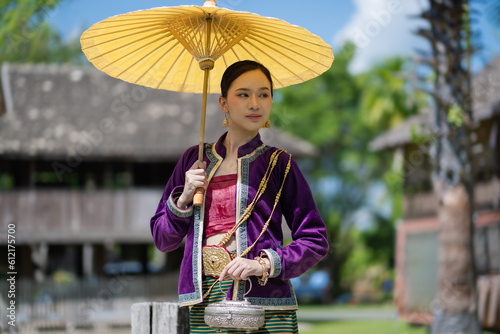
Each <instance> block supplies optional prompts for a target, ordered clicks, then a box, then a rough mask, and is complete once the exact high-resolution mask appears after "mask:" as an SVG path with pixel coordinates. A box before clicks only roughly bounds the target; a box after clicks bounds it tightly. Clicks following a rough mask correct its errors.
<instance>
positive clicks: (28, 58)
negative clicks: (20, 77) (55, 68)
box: [0, 0, 83, 63]
mask: <svg viewBox="0 0 500 334" xmlns="http://www.w3.org/2000/svg"><path fill="white" fill-rule="evenodd" d="M60 2H61V0H17V1H16V0H0V63H2V62H5V61H8V62H19V63H42V62H43V63H65V62H72V63H83V58H82V56H81V54H82V53H81V50H80V43H79V41H78V40H74V41H70V42H64V41H63V40H62V39H61V36H60V35H59V33H58V32H57V31H56V30H55V29H54V28H52V27H51V26H50V25H49V24H48V23H47V22H46V21H45V18H46V17H47V16H48V15H51V13H52V12H53V11H54V9H55V8H56V6H57V5H58V4H59V3H60Z"/></svg>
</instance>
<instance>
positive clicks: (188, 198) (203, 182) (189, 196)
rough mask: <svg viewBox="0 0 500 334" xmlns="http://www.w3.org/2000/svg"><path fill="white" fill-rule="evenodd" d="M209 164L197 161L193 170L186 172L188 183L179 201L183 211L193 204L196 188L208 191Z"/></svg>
mask: <svg viewBox="0 0 500 334" xmlns="http://www.w3.org/2000/svg"><path fill="white" fill-rule="evenodd" d="M206 169H207V163H206V162H205V161H203V162H200V161H198V160H197V161H196V162H195V163H194V164H193V166H191V168H189V170H188V171H187V172H186V182H185V184H184V191H183V192H182V194H181V196H180V197H179V199H178V200H177V206H178V207H180V208H181V209H185V208H187V207H188V206H189V205H190V204H191V203H192V202H193V197H194V193H195V190H196V188H203V189H207V186H208V182H207V174H206V173H205V170H206Z"/></svg>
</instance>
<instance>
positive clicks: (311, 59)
mask: <svg viewBox="0 0 500 334" xmlns="http://www.w3.org/2000/svg"><path fill="white" fill-rule="evenodd" d="M259 38H261V39H263V40H266V41H268V42H271V43H272V41H271V40H269V39H268V38H266V37H263V36H259ZM248 39H254V38H253V35H249V36H248ZM255 40H256V41H259V39H255ZM272 44H274V43H272ZM272 44H270V45H272ZM292 44H294V45H296V44H295V43H292ZM281 47H282V48H283V49H285V50H287V51H290V52H291V53H295V54H298V55H300V56H301V57H303V58H306V59H308V60H310V61H312V62H314V63H316V64H318V65H320V66H323V67H327V68H328V66H326V65H325V64H323V63H321V62H320V61H317V60H316V59H313V58H311V57H309V56H305V55H303V54H301V53H300V52H297V51H295V50H294V49H291V48H288V47H286V46H284V45H281ZM269 48H270V49H272V50H274V51H276V52H278V53H281V54H283V55H285V56H286V57H288V58H290V59H293V58H291V57H290V56H288V55H287V54H286V53H283V52H282V51H280V50H278V49H277V48H275V47H273V46H269ZM316 54H318V55H323V56H326V55H324V54H322V53H320V52H316ZM293 60H295V59H293ZM295 61H296V62H297V63H299V64H300V62H299V61H297V60H295ZM314 73H316V74H317V75H320V74H321V73H317V72H316V71H314Z"/></svg>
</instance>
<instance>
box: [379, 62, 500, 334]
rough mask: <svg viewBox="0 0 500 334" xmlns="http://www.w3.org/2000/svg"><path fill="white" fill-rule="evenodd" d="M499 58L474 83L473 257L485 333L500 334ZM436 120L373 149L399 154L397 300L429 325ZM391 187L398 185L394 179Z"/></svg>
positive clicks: (387, 136)
mask: <svg viewBox="0 0 500 334" xmlns="http://www.w3.org/2000/svg"><path fill="white" fill-rule="evenodd" d="M499 78H500V57H497V58H495V59H494V60H493V61H492V63H491V64H490V65H489V66H487V67H486V68H484V69H483V71H481V72H480V73H479V74H477V75H476V76H475V77H474V78H473V80H472V87H473V96H472V98H473V114H474V122H475V127H474V130H473V132H472V133H471V134H470V139H471V142H472V147H471V154H472V157H473V158H472V161H473V173H474V180H475V211H476V212H475V215H474V217H475V221H474V225H475V237H474V251H475V254H474V257H475V265H476V270H477V273H478V275H479V281H478V287H479V297H480V298H479V316H480V319H481V321H482V323H483V326H484V327H485V328H496V329H497V330H500V276H499V275H500V134H499V127H500V80H499ZM430 140H432V127H431V122H430V115H429V114H428V113H423V114H420V115H417V116H414V117H411V118H409V119H408V120H406V121H405V122H404V123H402V124H400V125H399V126H397V127H396V128H394V129H391V130H389V131H387V132H385V133H383V134H382V135H380V136H379V137H377V138H376V139H375V140H374V141H373V142H372V143H371V148H372V149H373V150H383V149H391V150H394V151H395V161H399V165H400V167H399V169H398V170H400V172H399V171H398V172H394V173H392V176H390V177H392V178H394V179H395V180H396V179H397V178H402V180H403V191H404V204H403V206H404V207H403V217H402V219H401V221H400V222H399V223H398V225H397V240H396V279H395V302H396V305H397V308H398V311H399V312H400V314H401V315H402V316H403V317H404V318H405V319H407V320H409V321H410V322H414V323H419V324H429V323H430V322H431V321H432V305H433V302H434V298H435V296H436V289H437V266H438V253H437V252H438V244H437V242H438V241H437V236H438V219H437V216H436V213H437V204H438V203H437V199H436V196H435V194H434V192H433V189H432V183H431V178H430V175H431V162H430V160H429V149H430ZM388 181H389V183H390V181H391V180H389V179H388Z"/></svg>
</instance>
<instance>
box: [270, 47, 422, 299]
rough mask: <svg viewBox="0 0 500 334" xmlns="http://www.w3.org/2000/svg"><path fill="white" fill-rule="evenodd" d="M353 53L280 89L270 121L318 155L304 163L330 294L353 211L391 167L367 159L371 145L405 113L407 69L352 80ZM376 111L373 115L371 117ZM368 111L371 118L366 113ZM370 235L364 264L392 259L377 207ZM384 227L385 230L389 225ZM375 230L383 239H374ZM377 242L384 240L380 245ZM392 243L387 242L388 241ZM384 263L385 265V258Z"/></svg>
mask: <svg viewBox="0 0 500 334" xmlns="http://www.w3.org/2000/svg"><path fill="white" fill-rule="evenodd" d="M354 52H355V47H354V45H353V44H352V43H346V44H345V45H344V46H343V48H342V49H341V50H340V51H339V52H337V54H336V59H335V62H334V64H333V66H332V68H331V69H330V70H328V71H327V72H325V73H324V74H323V75H321V76H320V77H318V78H316V79H314V80H310V81H308V82H306V83H304V84H301V85H297V86H292V87H288V88H284V89H282V90H280V93H279V96H277V100H278V101H279V103H277V104H276V106H275V107H274V108H273V114H272V116H271V117H272V121H273V124H276V125H277V126H278V127H280V128H282V129H285V130H286V131H289V132H291V133H292V134H294V135H296V136H299V137H301V138H304V139H306V140H308V141H310V142H311V143H313V144H315V145H316V146H317V147H318V148H319V150H320V154H319V155H318V157H316V158H315V159H314V161H312V162H311V163H309V164H305V167H306V168H304V169H305V171H306V174H308V175H309V176H310V179H311V182H310V183H311V184H312V187H313V190H314V192H315V194H316V202H317V204H318V208H319V210H320V212H321V215H322V217H323V219H324V220H325V222H326V224H327V227H328V238H329V241H330V245H331V248H330V254H329V257H328V259H327V260H326V261H325V264H327V266H328V268H329V270H330V274H331V277H332V283H333V289H334V293H335V294H338V293H339V292H341V286H343V285H344V284H342V277H341V273H342V266H343V265H344V263H345V262H346V260H347V259H348V257H349V256H351V252H352V251H353V243H354V242H357V241H358V240H359V238H356V239H353V234H352V233H351V232H350V230H351V228H352V227H353V226H355V225H356V224H357V223H359V221H356V219H358V218H357V217H359V215H357V211H358V210H359V209H361V208H363V207H366V206H367V202H369V199H368V198H367V196H368V195H367V194H368V193H370V191H369V190H370V189H372V188H374V186H376V185H380V184H381V183H382V182H383V181H382V180H383V173H384V171H385V170H386V168H387V166H388V163H389V161H390V158H389V157H390V156H389V153H387V152H382V153H376V154H375V153H373V152H371V151H370V150H369V142H370V141H371V140H373V138H374V137H375V135H377V134H378V133H380V132H382V131H384V130H386V129H387V127H388V126H389V125H392V124H395V123H397V122H398V121H400V120H402V119H403V118H404V117H406V116H407V115H409V114H412V113H414V112H416V110H417V108H416V107H415V106H413V105H410V106H408V94H407V90H408V87H407V86H406V85H405V82H406V81H407V80H405V78H404V76H402V74H403V73H404V72H405V71H406V69H405V66H404V64H405V62H404V61H403V60H402V59H393V60H388V61H386V62H383V63H381V64H380V65H378V66H376V67H374V68H373V69H372V70H370V71H368V72H366V73H363V74H361V75H358V76H354V75H352V74H351V73H350V72H349V70H348V65H349V63H350V61H351V60H352V58H353V55H354ZM375 109H376V111H374V110H375ZM372 111H374V112H373V113H372ZM370 209H371V210H372V211H373V212H372V214H371V219H370V220H371V226H372V227H371V229H370V233H371V234H370V235H367V237H366V238H365V239H364V240H365V242H366V243H367V247H368V248H370V247H374V248H375V247H377V246H380V245H384V246H385V249H386V252H385V253H384V252H383V251H382V252H378V253H377V255H375V256H374V257H370V260H373V261H378V260H379V259H380V258H382V257H385V256H387V254H392V253H393V249H392V247H393V243H392V240H393V234H391V233H394V230H393V224H392V218H391V217H389V218H388V217H382V216H381V215H380V214H379V213H378V212H377V208H370ZM388 224H389V225H390V226H387V225H388ZM380 230H383V231H387V230H388V231H389V234H383V233H378V232H379V231H380ZM377 236H380V238H381V239H383V241H380V242H379V241H378V240H376V239H377ZM389 239H392V240H391V241H389V242H387V240H389ZM391 257H392V256H389V259H386V260H385V262H386V263H388V262H390V258H391Z"/></svg>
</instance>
